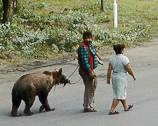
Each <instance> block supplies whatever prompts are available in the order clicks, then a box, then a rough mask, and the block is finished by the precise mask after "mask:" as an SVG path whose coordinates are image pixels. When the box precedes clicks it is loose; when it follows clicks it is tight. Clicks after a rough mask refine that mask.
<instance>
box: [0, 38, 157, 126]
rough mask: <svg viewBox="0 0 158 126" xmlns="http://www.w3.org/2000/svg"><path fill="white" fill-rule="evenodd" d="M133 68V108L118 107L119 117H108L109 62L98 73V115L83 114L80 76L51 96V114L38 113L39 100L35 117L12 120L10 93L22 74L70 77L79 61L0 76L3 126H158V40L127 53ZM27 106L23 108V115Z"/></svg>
mask: <svg viewBox="0 0 158 126" xmlns="http://www.w3.org/2000/svg"><path fill="white" fill-rule="evenodd" d="M125 54H126V55H127V56H128V57H129V59H130V62H131V65H132V66H133V69H134V71H135V73H136V76H137V80H136V81H133V80H132V78H131V77H129V83H128V102H129V103H130V104H131V103H132V104H134V108H133V109H132V110H131V111H129V112H124V111H123V107H122V105H121V104H119V106H118V108H117V110H118V111H119V112H120V114H118V115H112V116H110V115H108V111H109V108H110V106H111V101H112V88H111V85H107V84H106V78H105V75H106V71H107V64H108V62H107V59H108V58H109V57H110V55H106V56H105V57H104V58H105V60H104V65H103V66H99V67H98V68H97V70H96V73H97V76H98V86H97V90H96V97H95V105H96V109H97V112H95V113H83V112H82V110H83V106H82V104H83V93H84V86H83V83H82V81H81V80H80V77H79V75H78V72H75V73H74V75H73V76H72V77H71V80H72V82H77V81H78V83H76V84H74V85H67V86H66V87H62V86H57V87H56V89H55V90H54V89H52V90H51V92H50V94H49V97H48V99H49V104H50V106H51V107H55V108H56V110H55V111H52V112H45V113H38V109H39V106H40V103H39V101H38V98H36V101H35V103H34V104H33V106H32V111H33V112H34V113H35V114H34V115H33V116H21V117H10V116H9V113H10V110H11V89H12V87H13V84H14V82H15V81H16V80H17V79H18V78H19V77H20V76H21V75H23V74H26V73H30V72H35V71H44V70H54V69H55V68H60V67H62V68H63V70H64V72H65V74H66V75H70V74H71V73H72V72H73V71H74V70H75V68H76V67H77V61H72V62H68V63H67V64H64V65H54V66H52V67H50V66H49V67H44V68H39V69H35V70H31V71H27V72H10V73H1V74H0V126H115V125H117V126H158V114H157V113H158V109H157V108H158V40H154V41H153V42H152V43H148V44H145V45H143V46H141V47H136V48H132V49H126V50H125ZM23 109H24V103H23V102H22V104H21V105H20V108H19V112H20V113H22V112H23Z"/></svg>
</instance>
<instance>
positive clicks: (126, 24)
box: [0, 0, 158, 62]
mask: <svg viewBox="0 0 158 126" xmlns="http://www.w3.org/2000/svg"><path fill="white" fill-rule="evenodd" d="M20 4H21V9H20V11H19V13H17V14H16V15H14V16H13V18H12V21H11V30H10V32H9V31H7V29H6V31H7V32H8V33H7V34H6V35H5V32H4V33H3V32H2V33H3V34H4V35H3V37H4V38H3V37H2V38H1V35H0V42H3V43H4V44H5V45H6V47H7V48H6V53H8V50H9V52H10V50H11V49H13V47H12V46H13V45H11V44H12V38H15V37H16V36H19V37H21V36H22V35H23V33H25V34H26V33H29V32H31V33H34V32H36V31H37V30H39V31H40V32H41V33H40V34H41V35H42V34H44V33H46V32H45V31H47V33H48V34H49V35H50V36H49V40H48V41H49V42H48V44H49V45H51V44H56V45H57V46H58V47H59V49H61V50H60V52H59V53H61V52H63V51H71V50H72V49H73V48H75V47H76V44H77V42H76V41H78V39H79V38H80V39H81V36H82V35H81V33H82V32H83V30H85V29H86V28H85V26H86V25H87V24H88V22H85V20H84V19H82V18H85V19H87V20H89V21H91V18H92V22H90V23H89V25H90V29H92V30H93V32H94V35H96V42H98V43H97V44H96V45H99V46H104V45H110V44H113V43H115V42H124V43H127V45H130V46H132V45H137V44H138V43H140V42H144V41H149V39H152V38H154V37H158V13H157V12H158V1H157V0H118V14H119V15H118V19H119V24H118V30H117V31H115V30H114V28H113V0H105V11H104V12H101V11H100V0H45V1H44V0H31V1H28V0H23V1H20ZM1 5H2V4H1V1H0V18H2V13H1V12H2V6H1ZM71 11H72V12H74V13H72V14H71V13H70V12H71ZM72 15H73V16H72ZM84 16H86V17H84ZM78 18H79V19H78ZM80 18H81V19H80ZM78 20H79V21H81V22H79V23H78V24H79V25H81V27H78V29H77V28H76V29H75V28H74V29H72V28H71V27H72V26H71V25H74V24H73V22H74V21H75V22H76V21H77V22H78ZM82 21H83V22H82ZM84 23H86V25H84ZM94 26H96V27H94ZM43 30H45V31H43ZM37 36H38V35H37ZM78 36H79V38H78ZM29 37H30V41H31V42H33V40H34V39H40V36H38V37H36V35H34V36H31V35H28V38H29ZM22 38H25V37H22ZM25 39H26V38H25ZM73 40H74V41H73ZM41 41H42V42H41V43H44V42H45V41H46V40H44V39H42V40H41ZM70 42H72V43H70ZM73 42H74V43H73ZM64 43H66V44H64ZM0 44H1V43H0ZM25 44H26V43H25ZM49 45H43V46H39V45H38V46H36V47H31V48H32V49H35V48H36V49H35V51H34V52H33V54H32V55H30V53H31V52H27V51H25V50H24V51H22V52H17V54H18V55H17V57H18V59H20V58H19V57H20V56H21V57H25V58H27V57H28V58H30V59H31V58H50V57H51V56H50V55H53V56H54V54H51V49H50V48H51V47H49ZM73 46H74V47H73ZM72 47H73V48H72ZM62 49H63V50H62ZM0 51H1V50H0ZM12 51H13V52H16V51H15V50H12ZM1 52H3V55H4V54H5V50H2V51H1ZM23 52H24V53H23ZM21 53H22V54H21ZM0 55H1V53H0ZM15 55H16V53H15ZM55 55H56V54H55ZM25 58H24V59H25ZM15 59H16V58H15ZM0 62H1V60H0Z"/></svg>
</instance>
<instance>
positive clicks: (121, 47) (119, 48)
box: [113, 44, 125, 54]
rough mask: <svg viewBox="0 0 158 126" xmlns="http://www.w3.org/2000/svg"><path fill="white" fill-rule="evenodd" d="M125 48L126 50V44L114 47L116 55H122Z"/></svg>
mask: <svg viewBox="0 0 158 126" xmlns="http://www.w3.org/2000/svg"><path fill="white" fill-rule="evenodd" d="M124 48H125V44H116V45H113V49H114V51H115V53H116V54H121V53H122V51H123V49H124Z"/></svg>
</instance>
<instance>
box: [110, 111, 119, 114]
mask: <svg viewBox="0 0 158 126" xmlns="http://www.w3.org/2000/svg"><path fill="white" fill-rule="evenodd" d="M115 114H119V112H117V111H115V112H109V115H115Z"/></svg>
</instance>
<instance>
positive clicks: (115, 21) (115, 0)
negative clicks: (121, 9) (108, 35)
mask: <svg viewBox="0 0 158 126" xmlns="http://www.w3.org/2000/svg"><path fill="white" fill-rule="evenodd" d="M113 11H114V28H116V29H117V27H118V10H117V0H114V5H113Z"/></svg>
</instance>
